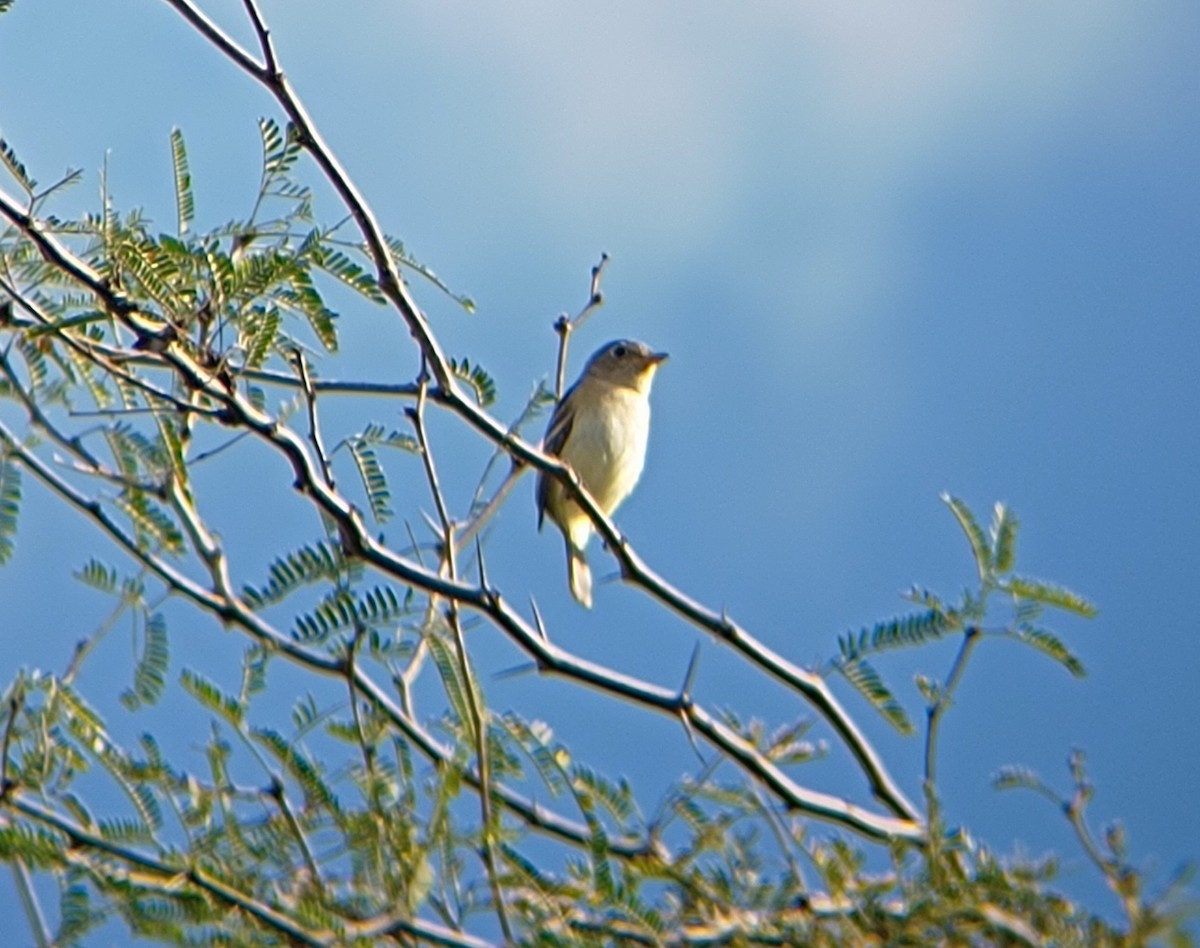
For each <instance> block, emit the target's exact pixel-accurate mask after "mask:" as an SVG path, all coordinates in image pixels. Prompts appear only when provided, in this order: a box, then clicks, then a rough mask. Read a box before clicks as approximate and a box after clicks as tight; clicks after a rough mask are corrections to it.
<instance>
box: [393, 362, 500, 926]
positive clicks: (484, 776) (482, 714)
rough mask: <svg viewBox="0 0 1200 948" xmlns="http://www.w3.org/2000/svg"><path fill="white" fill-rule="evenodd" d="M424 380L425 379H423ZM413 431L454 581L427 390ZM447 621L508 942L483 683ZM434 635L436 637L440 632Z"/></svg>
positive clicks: (454, 607) (455, 612)
mask: <svg viewBox="0 0 1200 948" xmlns="http://www.w3.org/2000/svg"><path fill="white" fill-rule="evenodd" d="M422 381H423V382H424V381H425V377H424V376H422ZM408 415H409V418H410V419H411V420H412V423H413V428H414V429H415V431H416V435H417V444H418V445H419V446H420V449H421V459H422V461H423V462H424V464H425V474H426V477H427V478H428V480H429V490H430V493H432V494H433V501H434V506H435V507H436V508H437V512H438V520H439V521H440V522H441V525H442V563H443V568H444V569H445V571H446V573H447V575H448V576H449V577H450V579H452V580H456V579H458V560H457V554H456V544H455V538H454V523H453V521H451V519H450V515H449V514H448V513H447V510H446V498H445V494H444V493H443V492H442V485H441V481H440V480H439V479H438V474H437V465H436V464H435V463H434V459H433V452H432V451H431V450H430V448H429V435H428V432H427V431H426V430H425V388H424V386H422V388H421V390H420V392H419V393H418V394H417V405H416V407H415V408H411V409H409V411H408ZM446 620H447V623H448V624H449V626H450V631H451V633H452V634H453V636H454V651H455V657H456V659H457V661H458V669H459V674H460V675H462V680H463V693H464V695H465V697H466V703H467V713H468V715H469V716H470V719H471V733H472V736H473V737H474V738H475V759H476V762H477V764H478V768H479V784H480V787H479V809H480V819H481V820H482V824H483V825H482V838H483V859H484V865H485V867H486V869H487V877H488V884H489V886H490V887H491V890H492V901H493V903H494V904H495V908H496V917H497V919H498V920H499V922H500V929H501V931H503V933H504V940H505V941H506V942H508V943H510V944H511V943H512V942H513V930H512V926H511V924H510V923H509V920H508V909H507V906H506V905H505V901H504V888H503V886H502V885H501V882H500V867H499V863H498V861H497V859H496V838H495V837H496V830H497V829H498V825H497V821H496V816H495V814H494V813H493V812H492V767H491V755H490V754H489V752H488V724H487V712H486V711H485V710H484V708H483V707H482V702H481V700H480V691H479V683H478V681H477V680H476V677H475V673H474V671H473V670H472V669H471V660H470V657H469V656H468V655H467V643H466V639H465V638H464V637H463V628H462V616H461V615H460V613H459V609H458V602H457V601H456V600H454V599H450V600H448V602H447V608H446ZM431 634H434V635H436V634H437V631H436V629H434V630H432V632H431Z"/></svg>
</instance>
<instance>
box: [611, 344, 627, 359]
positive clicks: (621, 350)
mask: <svg viewBox="0 0 1200 948" xmlns="http://www.w3.org/2000/svg"><path fill="white" fill-rule="evenodd" d="M628 353H629V350H628V349H626V348H625V347H624V346H617V348H615V349H613V355H615V356H616V357H617V358H618V359H624V358H625V356H626V355H627V354H628Z"/></svg>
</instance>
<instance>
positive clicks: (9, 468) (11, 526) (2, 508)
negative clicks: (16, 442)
mask: <svg viewBox="0 0 1200 948" xmlns="http://www.w3.org/2000/svg"><path fill="white" fill-rule="evenodd" d="M20 509H21V470H20V468H18V467H17V462H16V461H13V460H10V459H7V458H0V566H3V565H4V564H5V563H7V562H8V561H9V560H10V559H11V558H12V555H13V551H14V550H15V549H16V543H15V541H14V538H15V537H16V535H17V514H18V513H19V512H20Z"/></svg>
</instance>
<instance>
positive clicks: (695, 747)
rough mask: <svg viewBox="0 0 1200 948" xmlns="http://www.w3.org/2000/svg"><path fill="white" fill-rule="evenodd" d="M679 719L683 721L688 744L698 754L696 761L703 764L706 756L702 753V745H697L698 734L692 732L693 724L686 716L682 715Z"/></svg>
mask: <svg viewBox="0 0 1200 948" xmlns="http://www.w3.org/2000/svg"><path fill="white" fill-rule="evenodd" d="M679 719H680V720H681V721H683V730H684V732H685V733H686V734H687V738H688V743H689V744H691V745H692V750H694V751H695V752H696V759H697V760H699V761H700V763H702V764H703V763H704V762H705V761H704V755H703V754H702V753H701V752H700V745H699V744H698V743H696V732H695V731H693V730H692V722H691V721H690V720H689V719H688V716H687V715H686V714H681V715H680V716H679Z"/></svg>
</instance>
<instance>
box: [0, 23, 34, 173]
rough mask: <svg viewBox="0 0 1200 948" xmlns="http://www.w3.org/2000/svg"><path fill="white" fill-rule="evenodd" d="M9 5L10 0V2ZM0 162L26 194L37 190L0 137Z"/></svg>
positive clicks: (10, 147)
mask: <svg viewBox="0 0 1200 948" xmlns="http://www.w3.org/2000/svg"><path fill="white" fill-rule="evenodd" d="M9 5H11V0H10V4H9ZM7 12H8V6H4V7H0V13H7ZM0 163H3V164H4V167H5V168H7V169H8V173H9V174H11V175H12V176H13V177H14V178H16V179H17V184H19V185H20V186H21V188H22V190H24V191H25V193H26V194H33V192H34V191H36V190H37V182H36V181H35V180H34V179H33V178H31V177H29V172H28V171H26V170H25V165H24V164H22V163H21V159H20V158H18V157H17V153H16V152H15V151H13V148H12V145H10V144H9V143H8V142H6V141H5V140H4V139H3V138H0Z"/></svg>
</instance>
